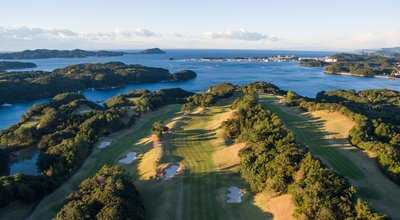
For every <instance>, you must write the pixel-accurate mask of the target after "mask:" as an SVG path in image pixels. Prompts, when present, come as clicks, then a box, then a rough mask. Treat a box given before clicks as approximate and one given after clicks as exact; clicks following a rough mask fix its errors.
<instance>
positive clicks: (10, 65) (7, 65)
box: [0, 61, 37, 71]
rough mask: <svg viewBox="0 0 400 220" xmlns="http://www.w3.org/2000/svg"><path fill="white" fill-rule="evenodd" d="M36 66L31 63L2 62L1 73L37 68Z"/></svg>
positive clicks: (0, 62)
mask: <svg viewBox="0 0 400 220" xmlns="http://www.w3.org/2000/svg"><path fill="white" fill-rule="evenodd" d="M35 67H37V66H36V64H34V63H30V62H15V61H0V71H5V70H15V69H26V68H35Z"/></svg>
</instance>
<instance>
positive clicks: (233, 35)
mask: <svg viewBox="0 0 400 220" xmlns="http://www.w3.org/2000/svg"><path fill="white" fill-rule="evenodd" d="M205 36H206V37H208V38H211V39H229V40H242V41H261V40H268V39H270V40H272V41H277V40H278V39H277V38H276V37H271V38H270V37H269V36H267V35H266V34H263V33H259V32H250V31H247V30H245V29H240V30H232V31H225V32H207V33H205Z"/></svg>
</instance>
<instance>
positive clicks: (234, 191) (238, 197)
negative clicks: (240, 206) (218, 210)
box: [226, 186, 243, 203]
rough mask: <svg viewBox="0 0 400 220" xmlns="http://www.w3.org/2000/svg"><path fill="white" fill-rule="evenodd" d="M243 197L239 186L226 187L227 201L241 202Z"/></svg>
mask: <svg viewBox="0 0 400 220" xmlns="http://www.w3.org/2000/svg"><path fill="white" fill-rule="evenodd" d="M242 197H243V192H242V190H241V189H240V188H238V187H236V186H231V187H229V188H228V194H227V199H226V202H227V203H241V202H242Z"/></svg>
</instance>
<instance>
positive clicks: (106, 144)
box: [97, 141, 111, 149]
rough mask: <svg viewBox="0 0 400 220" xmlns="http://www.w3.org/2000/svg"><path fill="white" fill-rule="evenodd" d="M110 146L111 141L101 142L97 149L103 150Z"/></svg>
mask: <svg viewBox="0 0 400 220" xmlns="http://www.w3.org/2000/svg"><path fill="white" fill-rule="evenodd" d="M110 144H111V141H102V142H101V143H100V144H99V145H98V146H97V147H98V148H100V149H104V148H106V147H108V146H109V145H110Z"/></svg>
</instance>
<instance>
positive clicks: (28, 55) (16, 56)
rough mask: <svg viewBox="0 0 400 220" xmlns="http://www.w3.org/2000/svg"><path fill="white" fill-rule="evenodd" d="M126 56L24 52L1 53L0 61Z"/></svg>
mask: <svg viewBox="0 0 400 220" xmlns="http://www.w3.org/2000/svg"><path fill="white" fill-rule="evenodd" d="M124 54H126V53H125V52H121V51H106V50H99V51H87V50H80V49H75V50H48V49H36V50H24V51H20V52H9V53H0V59H6V60H22V59H48V58H84V57H114V56H122V55H124Z"/></svg>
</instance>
